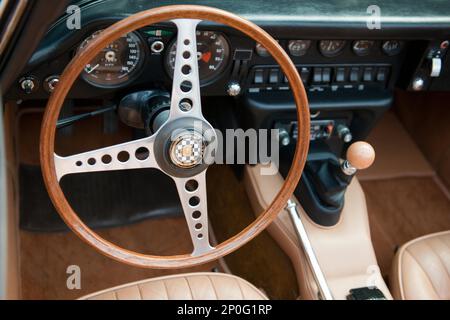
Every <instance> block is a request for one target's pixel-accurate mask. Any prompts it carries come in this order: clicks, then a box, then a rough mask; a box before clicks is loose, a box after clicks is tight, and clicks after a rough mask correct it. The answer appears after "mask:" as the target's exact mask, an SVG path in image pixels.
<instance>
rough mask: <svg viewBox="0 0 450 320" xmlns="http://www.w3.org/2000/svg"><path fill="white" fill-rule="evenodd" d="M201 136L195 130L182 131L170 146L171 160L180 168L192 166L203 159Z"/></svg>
mask: <svg viewBox="0 0 450 320" xmlns="http://www.w3.org/2000/svg"><path fill="white" fill-rule="evenodd" d="M203 149H204V144H203V137H202V136H201V135H200V134H198V133H196V132H189V133H184V134H182V135H180V136H179V137H177V138H176V139H175V141H174V142H172V145H171V146H170V158H171V160H172V162H173V163H174V164H175V165H176V166H178V167H181V168H193V167H195V166H196V165H198V164H200V163H201V161H202V159H203Z"/></svg>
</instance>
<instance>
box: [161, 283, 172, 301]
mask: <svg viewBox="0 0 450 320" xmlns="http://www.w3.org/2000/svg"><path fill="white" fill-rule="evenodd" d="M162 283H163V285H164V290H165V291H166V297H167V300H170V297H169V290H167V285H166V281H165V280H163V281H162Z"/></svg>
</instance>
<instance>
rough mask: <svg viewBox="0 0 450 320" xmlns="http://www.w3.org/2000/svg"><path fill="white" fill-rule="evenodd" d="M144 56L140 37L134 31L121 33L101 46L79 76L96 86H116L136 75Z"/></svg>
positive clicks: (83, 45) (85, 44)
mask: <svg viewBox="0 0 450 320" xmlns="http://www.w3.org/2000/svg"><path fill="white" fill-rule="evenodd" d="M100 32H102V30H98V31H96V32H94V33H93V34H92V35H91V36H89V37H88V38H87V39H86V40H84V41H83V42H82V43H81V44H80V46H79V47H78V50H82V49H84V48H85V47H86V46H87V45H88V44H89V42H90V41H92V40H93V39H95V38H96V37H97V36H98V35H99V34H100ZM143 57H144V52H143V46H142V41H141V38H140V37H139V36H138V35H137V34H136V33H134V32H132V33H128V34H126V35H123V36H122V37H120V38H119V39H117V40H115V41H114V42H113V43H110V44H109V45H108V46H107V47H106V48H103V50H102V51H100V53H98V54H97V56H95V58H94V59H93V60H92V61H91V62H89V64H87V65H86V66H85V68H84V71H83V72H82V74H81V77H82V78H83V79H84V80H86V81H87V82H89V83H90V84H93V85H95V86H98V87H117V86H119V85H121V84H124V83H126V82H128V81H130V80H131V79H132V78H133V77H135V76H136V74H137V72H138V70H139V67H140V66H141V65H142V62H143Z"/></svg>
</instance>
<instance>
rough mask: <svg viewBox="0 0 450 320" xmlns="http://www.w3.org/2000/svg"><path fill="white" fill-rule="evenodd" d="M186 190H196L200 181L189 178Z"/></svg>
mask: <svg viewBox="0 0 450 320" xmlns="http://www.w3.org/2000/svg"><path fill="white" fill-rule="evenodd" d="M185 188H186V191H188V192H194V191H195V190H197V189H198V182H197V181H196V180H193V179H192V180H189V181H188V182H186V185H185Z"/></svg>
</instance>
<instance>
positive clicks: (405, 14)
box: [74, 0, 450, 23]
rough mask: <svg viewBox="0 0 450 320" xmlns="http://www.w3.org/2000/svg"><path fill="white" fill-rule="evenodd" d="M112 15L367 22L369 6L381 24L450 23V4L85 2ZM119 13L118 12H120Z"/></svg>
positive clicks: (435, 0) (428, 0)
mask: <svg viewBox="0 0 450 320" xmlns="http://www.w3.org/2000/svg"><path fill="white" fill-rule="evenodd" d="M74 3H79V4H80V5H81V4H85V5H86V4H88V5H89V6H91V5H95V6H97V5H100V6H102V7H103V9H104V10H107V11H110V13H113V11H115V13H119V12H120V13H124V12H127V13H135V12H138V11H142V10H145V9H149V8H153V7H157V6H163V5H171V4H198V5H207V6H213V7H217V8H221V9H224V10H228V11H231V12H233V13H236V14H239V15H241V16H243V17H245V18H247V19H250V20H253V21H277V22H280V21H288V22H294V21H310V22H339V21H343V22H358V21H359V22H361V21H364V22H365V21H366V19H367V17H368V16H369V13H367V8H368V7H369V6H370V5H377V6H378V7H379V8H380V13H381V22H388V23H389V22H397V23H449V22H450V1H449V0H377V1H374V0H190V1H177V0H128V1H124V0H94V1H92V0H91V1H89V0H87V1H86V0H82V1H74ZM117 10H119V11H117Z"/></svg>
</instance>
